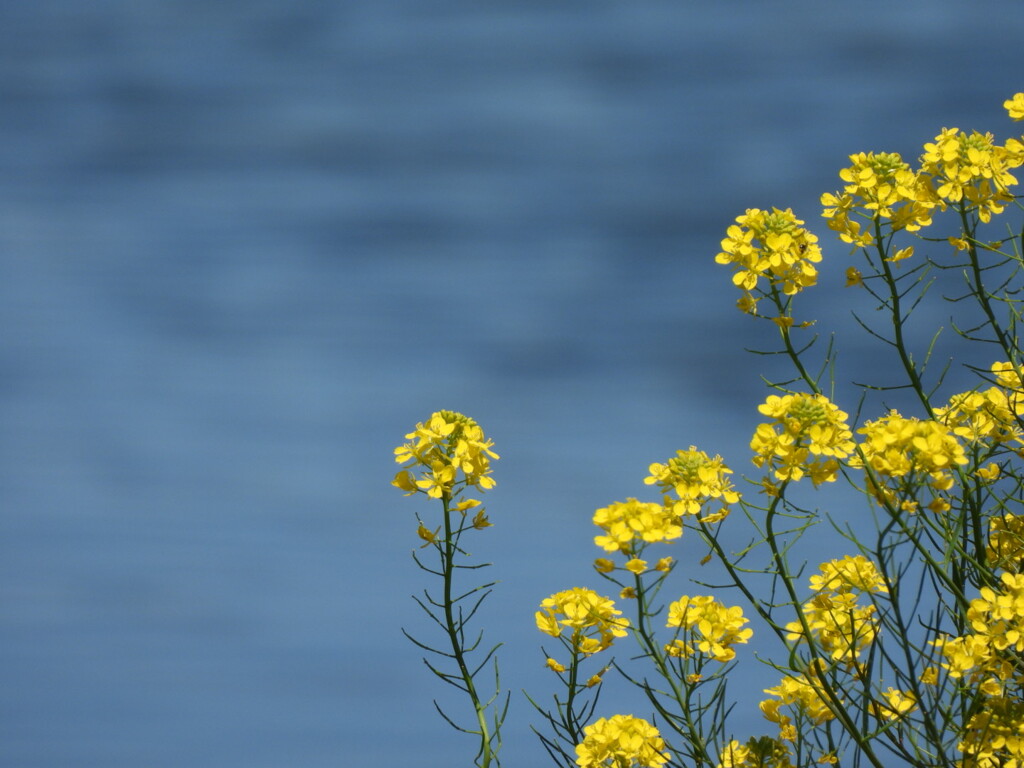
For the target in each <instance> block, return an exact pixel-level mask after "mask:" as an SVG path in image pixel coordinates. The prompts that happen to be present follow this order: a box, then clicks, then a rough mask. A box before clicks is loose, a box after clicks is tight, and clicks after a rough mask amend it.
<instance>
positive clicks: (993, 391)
mask: <svg viewBox="0 0 1024 768" xmlns="http://www.w3.org/2000/svg"><path fill="white" fill-rule="evenodd" d="M990 370H991V371H992V374H993V375H994V376H995V378H996V386H994V387H988V388H987V389H985V390H981V391H970V392H962V393H960V394H957V395H953V396H952V397H951V398H950V399H949V403H948V404H947V405H946V407H944V408H938V409H936V411H935V418H936V419H938V420H940V421H942V422H943V423H944V424H946V425H948V426H949V427H950V428H952V430H953V433H954V434H956V435H957V436H958V437H961V438H963V439H964V440H966V441H968V442H974V443H976V442H990V443H995V444H998V445H1004V444H1007V443H1017V444H1018V445H1021V444H1024V432H1022V431H1021V428H1020V419H1021V418H1022V417H1024V388H1022V385H1021V374H1020V370H1019V369H1018V368H1015V367H1014V366H1013V365H1012V364H1011V363H993V364H992V366H991V368H990Z"/></svg>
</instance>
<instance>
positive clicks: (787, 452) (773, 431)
mask: <svg viewBox="0 0 1024 768" xmlns="http://www.w3.org/2000/svg"><path fill="white" fill-rule="evenodd" d="M758 410H759V411H760V412H761V413H762V414H764V415H765V416H769V417H771V419H772V420H771V421H770V422H768V423H767V424H761V425H760V426H758V428H757V430H756V431H755V433H754V437H753V439H752V440H751V441H750V448H751V450H752V451H754V452H755V454H756V455H755V456H754V464H755V465H756V466H759V467H762V466H763V467H768V468H771V469H773V470H774V472H775V478H776V479H777V480H799V479H800V478H802V477H803V476H804V475H805V474H806V475H808V476H810V478H811V480H812V481H813V482H814V484H815V485H819V484H820V483H822V482H831V481H833V480H835V477H836V473H837V472H838V471H839V462H838V461H837V459H842V458H846V457H847V456H849V455H850V454H851V453H852V452H853V448H854V443H853V439H852V437H853V434H852V433H851V432H850V428H849V427H848V426H847V423H846V419H847V415H846V414H845V413H844V412H843V411H841V410H839V408H837V407H836V406H835V405H834V404H833V403H832V402H830V401H829V399H828V398H827V397H825V396H824V395H810V394H796V395H785V396H782V397H779V396H778V395H770V396H769V397H768V399H767V400H766V401H765V402H764V404H763V405H761V406H759V407H758Z"/></svg>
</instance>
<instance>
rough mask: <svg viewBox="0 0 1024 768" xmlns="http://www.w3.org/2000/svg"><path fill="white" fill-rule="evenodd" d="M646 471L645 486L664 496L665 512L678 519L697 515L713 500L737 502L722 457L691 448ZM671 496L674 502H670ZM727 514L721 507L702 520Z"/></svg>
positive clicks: (717, 518) (725, 508)
mask: <svg viewBox="0 0 1024 768" xmlns="http://www.w3.org/2000/svg"><path fill="white" fill-rule="evenodd" d="M647 471H648V472H650V475H649V476H648V477H646V478H644V483H646V484H647V485H655V484H657V486H658V487H659V488H660V489H661V491H662V492H663V493H664V494H665V497H664V506H665V508H666V509H671V510H672V512H673V513H674V514H676V515H679V516H680V517H681V516H683V515H698V514H700V511H701V508H702V507H703V505H704V504H706V503H707V502H708V501H710V500H712V499H721V500H722V501H723V502H724V503H725V504H726V505H728V504H735V503H736V502H737V501H739V498H740V494H739V493H737V492H736V491H735V490H733V485H732V483H731V482H729V479H728V477H727V476H728V475H731V474H732V470H731V469H729V468H728V467H727V466H725V462H723V461H722V457H721V456H715V457H714V458H711V457H710V456H708V455H707V454H706V453H704V451H698V450H697V448H696V447H695V446H692V445H691V446H690V449H689V450H688V451H676V455H675V456H673V457H672V458H670V459H669V460H668V461H666V462H665V463H664V464H651V466H650V467H648V469H647ZM672 493H674V494H675V499H672V498H671V494H672ZM727 514H728V508H727V507H723V508H722V509H721V510H719V511H717V512H713V513H711V514H709V515H706V516H705V517H703V518H701V520H702V521H703V522H708V523H710V522H715V521H717V520H721V519H722V518H723V517H725V516H726V515H727Z"/></svg>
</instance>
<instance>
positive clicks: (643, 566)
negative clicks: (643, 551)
mask: <svg viewBox="0 0 1024 768" xmlns="http://www.w3.org/2000/svg"><path fill="white" fill-rule="evenodd" d="M622 567H623V568H625V569H626V570H627V571H629V572H630V573H635V574H636V575H637V576H639V575H640V574H642V573H643V572H644V571H646V570H647V561H646V560H641V559H640V558H638V557H634V558H633V559H632V560H629V561H627V563H626V564H625V565H624V566H622Z"/></svg>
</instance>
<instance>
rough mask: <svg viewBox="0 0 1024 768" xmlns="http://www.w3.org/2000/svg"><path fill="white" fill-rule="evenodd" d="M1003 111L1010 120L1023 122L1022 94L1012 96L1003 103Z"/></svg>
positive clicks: (1023, 96) (1023, 106)
mask: <svg viewBox="0 0 1024 768" xmlns="http://www.w3.org/2000/svg"><path fill="white" fill-rule="evenodd" d="M1003 109H1005V110H1006V111H1007V113H1008V114H1009V115H1010V119H1011V120H1024V93H1015V94H1013V98H1012V99H1007V100H1006V101H1004V102H1003Z"/></svg>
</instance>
